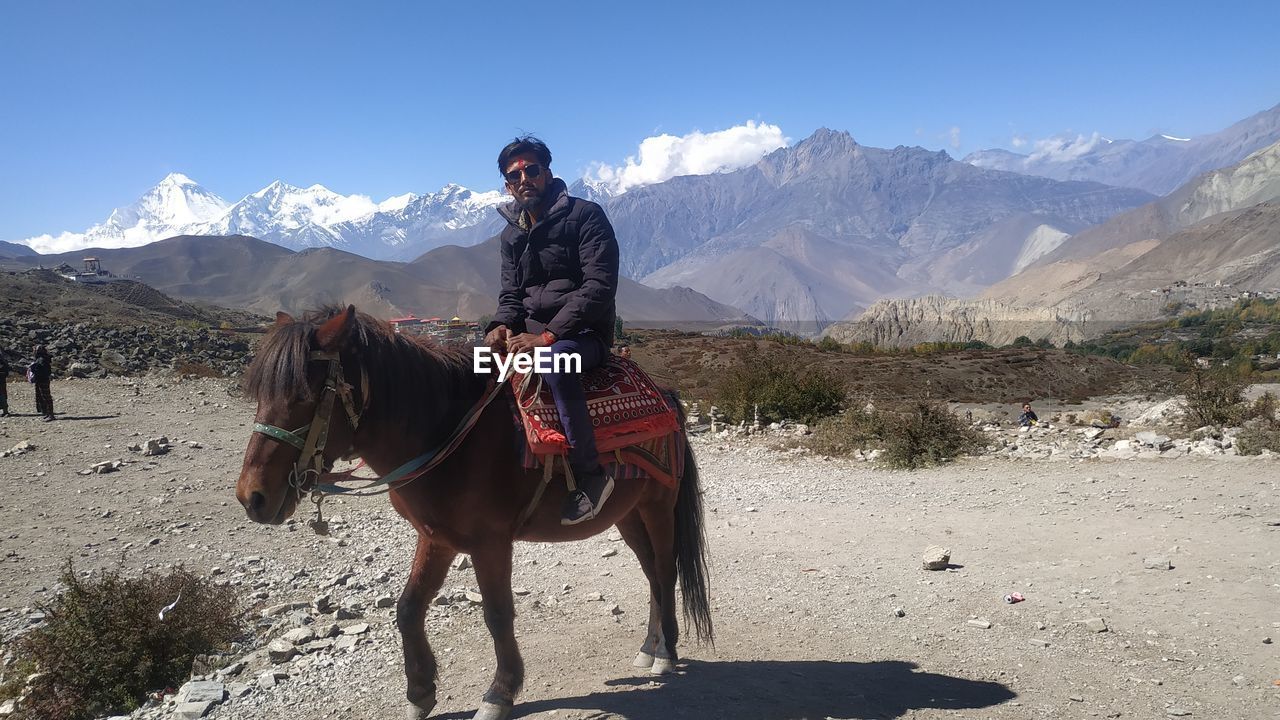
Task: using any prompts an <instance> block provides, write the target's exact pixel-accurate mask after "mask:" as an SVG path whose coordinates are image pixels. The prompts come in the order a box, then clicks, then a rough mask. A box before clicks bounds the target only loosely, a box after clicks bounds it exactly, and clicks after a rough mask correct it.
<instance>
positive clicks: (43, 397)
mask: <svg viewBox="0 0 1280 720" xmlns="http://www.w3.org/2000/svg"><path fill="white" fill-rule="evenodd" d="M35 354H36V359H35V360H34V361H32V363H31V366H30V368H29V370H30V375H31V382H33V383H35V386H36V412H37V413H39V414H40V415H43V416H44V417H43V418H41V419H42V420H44V421H45V422H49V421H51V420H54V419H55V418H54V416H53V392H52V391H50V389H49V383H50V382H51V381H52V380H53V359H52V358H50V357H49V350H48V348H46V347H45V346H43V345H37V346H36V353H35Z"/></svg>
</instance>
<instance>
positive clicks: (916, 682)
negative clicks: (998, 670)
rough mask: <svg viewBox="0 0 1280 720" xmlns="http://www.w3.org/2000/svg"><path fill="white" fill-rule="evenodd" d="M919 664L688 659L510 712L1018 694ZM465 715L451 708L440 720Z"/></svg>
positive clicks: (779, 713) (636, 719) (843, 709)
mask: <svg viewBox="0 0 1280 720" xmlns="http://www.w3.org/2000/svg"><path fill="white" fill-rule="evenodd" d="M917 668H918V666H917V665H916V664H915V663H911V662H901V661H883V662H871V663H857V662H830V661H812V660H797V661H773V660H760V661H740V662H700V661H690V662H689V663H688V664H687V665H686V666H682V667H681V672H680V673H679V674H677V675H674V676H669V677H668V678H666V679H660V680H659V681H658V682H657V683H654V682H653V678H650V677H649V676H637V677H634V678H621V679H618V680H610V681H608V682H606V683H605V684H606V685H609V686H611V687H613V688H616V689H615V690H611V691H605V692H596V693H591V694H589V695H580V696H577V697H565V698H556V699H550V700H537V701H533V702H527V703H519V704H517V705H516V708H515V712H514V713H513V714H512V717H513V718H521V717H528V716H530V715H535V714H537V713H545V712H549V711H552V710H560V711H564V710H570V709H576V710H586V711H593V712H591V713H590V714H588V715H587V717H590V718H600V719H601V720H603V719H604V718H625V719H626V720H649V719H650V718H652V719H653V720H659V719H666V718H689V719H690V720H694V719H695V718H697V719H699V720H701V719H703V718H706V719H713V718H715V719H724V720H730V719H732V720H824V718H840V719H842V720H845V719H848V720H853V719H854V718H857V719H859V720H863V719H866V720H870V719H872V718H874V719H875V720H881V719H888V718H899V717H903V716H904V715H907V714H908V713H910V712H911V711H912V710H919V709H924V708H938V709H943V710H966V709H978V708H986V707H991V706H992V705H998V704H1000V703H1003V702H1008V701H1009V700H1012V699H1013V698H1015V697H1016V694H1015V693H1014V692H1013V691H1012V690H1010V689H1009V688H1007V687H1005V686H1004V685H1001V684H999V683H994V682H985V681H981V680H966V679H964V678H956V677H950V676H948V675H936V674H933V673H928V672H919V671H917ZM469 717H470V714H469V713H453V714H449V715H442V716H440V719H439V720H462V719H464V718H469Z"/></svg>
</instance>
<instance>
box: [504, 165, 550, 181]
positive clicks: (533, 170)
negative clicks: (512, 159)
mask: <svg viewBox="0 0 1280 720" xmlns="http://www.w3.org/2000/svg"><path fill="white" fill-rule="evenodd" d="M521 174H523V175H524V176H525V177H527V178H529V179H530V180H532V179H533V178H536V177H541V176H542V166H541V165H525V166H524V168H523V169H519V168H517V169H515V170H512V171H511V172H506V173H503V174H502V175H503V177H505V178H506V179H507V182H509V183H511V184H512V185H515V184H516V183H518V182H520V175H521Z"/></svg>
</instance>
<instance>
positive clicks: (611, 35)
mask: <svg viewBox="0 0 1280 720" xmlns="http://www.w3.org/2000/svg"><path fill="white" fill-rule="evenodd" d="M466 6H474V8H468V7H466ZM1228 8H1229V9H1228ZM1277 37H1280V3H1276V2H1243V3H1230V4H1225V5H1223V6H1217V5H1216V4H1211V3H1205V2H1161V3H1129V2H1115V1H1114V0H1112V1H1111V2H1105V3H1037V2H1027V1H1025V0H1024V1H1022V2H1016V3H959V2H954V1H952V2H937V3H931V2H912V3H888V2H877V3H872V2H827V3H811V2H803V1H793V2H785V3H777V2H767V3H752V2H723V3H714V4H712V3H696V2H678V3H663V2H653V1H647V2H643V3H610V2H600V1H598V0H597V1H596V2H589V3H576V2H559V1H556V2H526V3H521V4H518V5H508V4H504V3H492V2H491V3H428V2H403V3H399V2H397V3H392V2H360V3H356V2H328V1H322V2H305V3H304V2H263V1H260V0H259V1H255V2H240V1H235V2H228V1H226V0H212V1H210V2H170V1H165V2H158V1H155V0H129V1H123V2H100V1H96V0H95V1H89V0H86V1H85V2H76V3H68V2H58V1H56V0H40V1H39V2H18V1H16V0H15V1H13V2H6V3H3V4H0V239H5V240H16V239H21V238H25V237H28V236H31V235H35V234H38V233H42V232H50V233H56V232H58V231H61V230H75V231H81V230H84V229H85V228H87V227H88V226H89V225H91V224H93V223H95V222H100V221H102V220H104V219H105V218H106V215H107V213H109V212H110V210H111V209H112V208H114V207H117V206H122V205H126V204H128V203H130V202H132V201H133V200H134V199H136V198H137V196H139V195H140V194H141V193H143V192H145V191H146V190H147V189H148V188H149V187H151V186H152V185H154V184H155V183H156V182H158V181H159V180H160V179H161V178H162V177H164V175H165V174H167V173H169V172H172V171H176V172H182V173H185V174H187V175H189V176H191V177H192V178H193V179H195V180H196V181H198V182H200V183H201V184H202V185H204V186H205V187H207V188H208V189H209V190H211V191H213V192H215V193H217V194H219V195H221V196H222V197H224V198H226V199H228V200H230V201H235V200H237V199H239V198H240V197H242V196H243V195H245V194H247V193H249V192H253V191H254V190H257V189H259V188H261V187H263V186H264V185H266V184H268V183H270V182H271V181H272V180H275V179H282V180H284V181H285V182H288V183H292V184H294V185H300V186H307V185H311V184H313V183H320V184H323V185H325V186H327V187H329V188H330V189H332V190H335V191H337V192H341V193H344V194H349V193H363V194H366V195H369V196H371V197H372V198H374V199H375V200H382V199H385V198H386V197H388V196H390V195H393V194H400V193H404V192H409V191H414V192H429V191H432V190H436V189H438V188H439V187H440V186H442V185H444V184H445V183H447V182H458V183H461V184H463V185H466V186H468V187H472V188H475V189H492V188H495V187H496V186H497V185H498V182H497V175H496V171H495V168H494V157H495V156H496V153H497V150H498V149H499V148H500V147H501V146H502V145H503V144H504V143H505V142H506V141H507V140H509V139H510V138H511V137H512V136H513V135H514V134H516V133H517V132H519V131H532V132H535V133H537V134H539V135H540V136H542V137H543V139H545V140H546V141H547V142H548V144H549V145H550V146H551V148H552V150H553V152H554V153H555V155H556V161H555V169H556V171H557V174H559V175H561V176H565V177H568V178H570V179H572V178H576V177H577V176H578V175H580V174H581V171H582V170H583V169H585V168H586V167H587V166H588V165H589V164H590V163H592V162H604V163H609V164H620V163H622V162H623V161H624V160H625V158H626V157H627V156H628V155H632V154H634V153H635V152H636V148H637V146H638V144H639V143H640V141H642V140H643V139H644V138H646V137H649V136H651V135H654V134H658V133H663V132H665V133H671V134H673V135H684V134H686V133H689V132H691V131H694V130H702V131H705V132H710V131H714V130H721V129H725V128H728V127H731V126H735V125H740V124H742V123H744V122H746V121H747V120H755V121H761V122H765V123H769V124H773V125H778V126H780V127H781V129H782V131H783V132H784V133H785V135H786V136H787V137H789V138H791V139H792V141H796V140H800V139H802V138H804V137H805V136H807V135H809V134H810V133H811V132H813V130H815V129H816V128H819V127H823V126H826V127H831V128H835V129H840V130H848V131H849V132H850V133H852V134H853V136H854V138H855V139H857V140H858V141H859V142H860V143H862V144H865V145H872V146H878V147H893V146H895V145H899V144H905V145H922V146H924V147H928V148H933V149H946V150H947V151H948V152H950V153H951V154H952V156H953V157H961V156H963V155H964V154H966V153H968V152H971V151H973V150H977V149H981V148H987V147H1007V148H1011V147H1012V146H1011V140H1012V138H1013V137H1014V135H1015V134H1017V135H1019V136H1022V137H1025V138H1027V139H1029V140H1034V139H1039V138H1044V137H1048V136H1050V135H1054V134H1057V133H1062V132H1065V131H1072V132H1081V133H1085V134H1088V133H1091V132H1093V131H1098V132H1101V133H1103V134H1104V135H1106V136H1109V137H1113V138H1139V139H1140V138H1144V137H1147V136H1149V135H1151V134H1152V133H1154V132H1157V131H1159V132H1168V133H1170V134H1174V135H1181V136H1190V135H1198V134H1203V133H1207V132H1213V131H1216V130H1219V129H1221V128H1223V127H1226V126H1227V125H1229V124H1231V123H1232V122H1235V121H1236V120H1240V119H1243V118H1244V117H1246V116H1248V115H1251V114H1253V113H1255V112H1257V111H1260V110H1263V109H1265V108H1268V107H1271V106H1273V105H1275V104H1277V103H1278V102H1280V43H1278V42H1277V41H1276V38H1277ZM952 128H958V129H959V130H958V138H959V143H958V145H959V146H958V147H955V146H954V145H953V137H952V135H951V131H952Z"/></svg>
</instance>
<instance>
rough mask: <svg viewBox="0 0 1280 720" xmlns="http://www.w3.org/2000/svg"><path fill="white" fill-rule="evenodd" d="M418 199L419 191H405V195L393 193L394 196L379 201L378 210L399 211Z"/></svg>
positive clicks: (386, 211)
mask: <svg viewBox="0 0 1280 720" xmlns="http://www.w3.org/2000/svg"><path fill="white" fill-rule="evenodd" d="M417 199H418V195H417V193H411V192H409V193H405V194H403V195H393V196H392V197H389V198H387V199H386V200H383V201H382V202H380V203H378V212H384V213H393V212H399V211H401V210H403V209H404V208H405V206H406V205H408V204H409V203H411V202H413V201H414V200H417Z"/></svg>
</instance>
